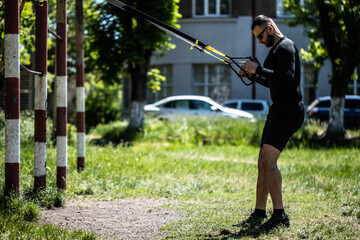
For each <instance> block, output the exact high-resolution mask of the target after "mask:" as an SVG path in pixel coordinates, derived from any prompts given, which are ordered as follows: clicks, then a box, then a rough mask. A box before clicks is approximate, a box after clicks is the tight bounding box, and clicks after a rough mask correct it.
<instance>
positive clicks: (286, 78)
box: [255, 46, 296, 85]
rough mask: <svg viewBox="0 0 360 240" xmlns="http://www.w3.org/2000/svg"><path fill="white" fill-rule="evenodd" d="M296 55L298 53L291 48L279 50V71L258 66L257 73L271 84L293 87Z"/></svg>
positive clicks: (277, 59)
mask: <svg viewBox="0 0 360 240" xmlns="http://www.w3.org/2000/svg"><path fill="white" fill-rule="evenodd" d="M295 54H296V52H295V51H294V50H293V49H291V48H290V47H289V46H287V47H285V48H279V49H278V50H277V52H276V55H277V56H276V61H277V63H276V65H277V66H278V69H274V70H272V69H267V68H264V67H261V66H258V67H257V68H256V71H255V73H256V74H257V75H259V76H260V77H263V78H265V79H266V80H268V81H269V82H273V83H276V84H279V85H291V84H292V83H293V81H294V76H295Z"/></svg>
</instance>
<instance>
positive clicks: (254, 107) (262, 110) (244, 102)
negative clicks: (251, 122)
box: [222, 99, 269, 119]
mask: <svg viewBox="0 0 360 240" xmlns="http://www.w3.org/2000/svg"><path fill="white" fill-rule="evenodd" d="M222 105H224V106H225V107H228V108H234V109H239V110H243V111H246V112H248V113H251V114H253V115H254V116H255V118H257V119H266V116H267V114H268V112H269V104H268V102H267V101H265V100H260V99H233V100H228V101H225V102H223V103H222Z"/></svg>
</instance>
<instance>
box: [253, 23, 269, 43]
mask: <svg viewBox="0 0 360 240" xmlns="http://www.w3.org/2000/svg"><path fill="white" fill-rule="evenodd" d="M268 27H269V25H267V26H266V27H265V28H264V30H262V32H261V33H260V34H259V35H257V36H256V38H257V39H259V40H262V39H263V36H262V35H263V33H264V32H265V30H266V29H267V28H268Z"/></svg>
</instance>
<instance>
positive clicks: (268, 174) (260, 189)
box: [256, 144, 284, 209]
mask: <svg viewBox="0 0 360 240" xmlns="http://www.w3.org/2000/svg"><path fill="white" fill-rule="evenodd" d="M279 155H280V151H279V150H278V149H276V148H275V147H273V146H271V145H268V144H264V145H263V147H262V148H261V149H260V154H259V160H258V168H259V176H258V184H257V185H258V186H257V194H256V207H257V208H260V209H265V208H266V201H267V195H268V192H269V193H270V196H271V200H272V202H273V207H274V209H283V208H284V206H283V202H282V193H281V183H282V179H281V174H280V171H279V169H278V167H277V160H278V158H279Z"/></svg>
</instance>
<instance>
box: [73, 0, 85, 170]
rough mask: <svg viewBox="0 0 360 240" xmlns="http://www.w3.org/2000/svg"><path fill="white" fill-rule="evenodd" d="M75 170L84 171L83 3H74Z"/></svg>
mask: <svg viewBox="0 0 360 240" xmlns="http://www.w3.org/2000/svg"><path fill="white" fill-rule="evenodd" d="M75 16H76V17H75V29H76V127H77V139H76V142H77V168H78V169H79V170H81V169H85V88H84V83H85V67H84V20H83V1H82V0H76V3H75Z"/></svg>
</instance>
